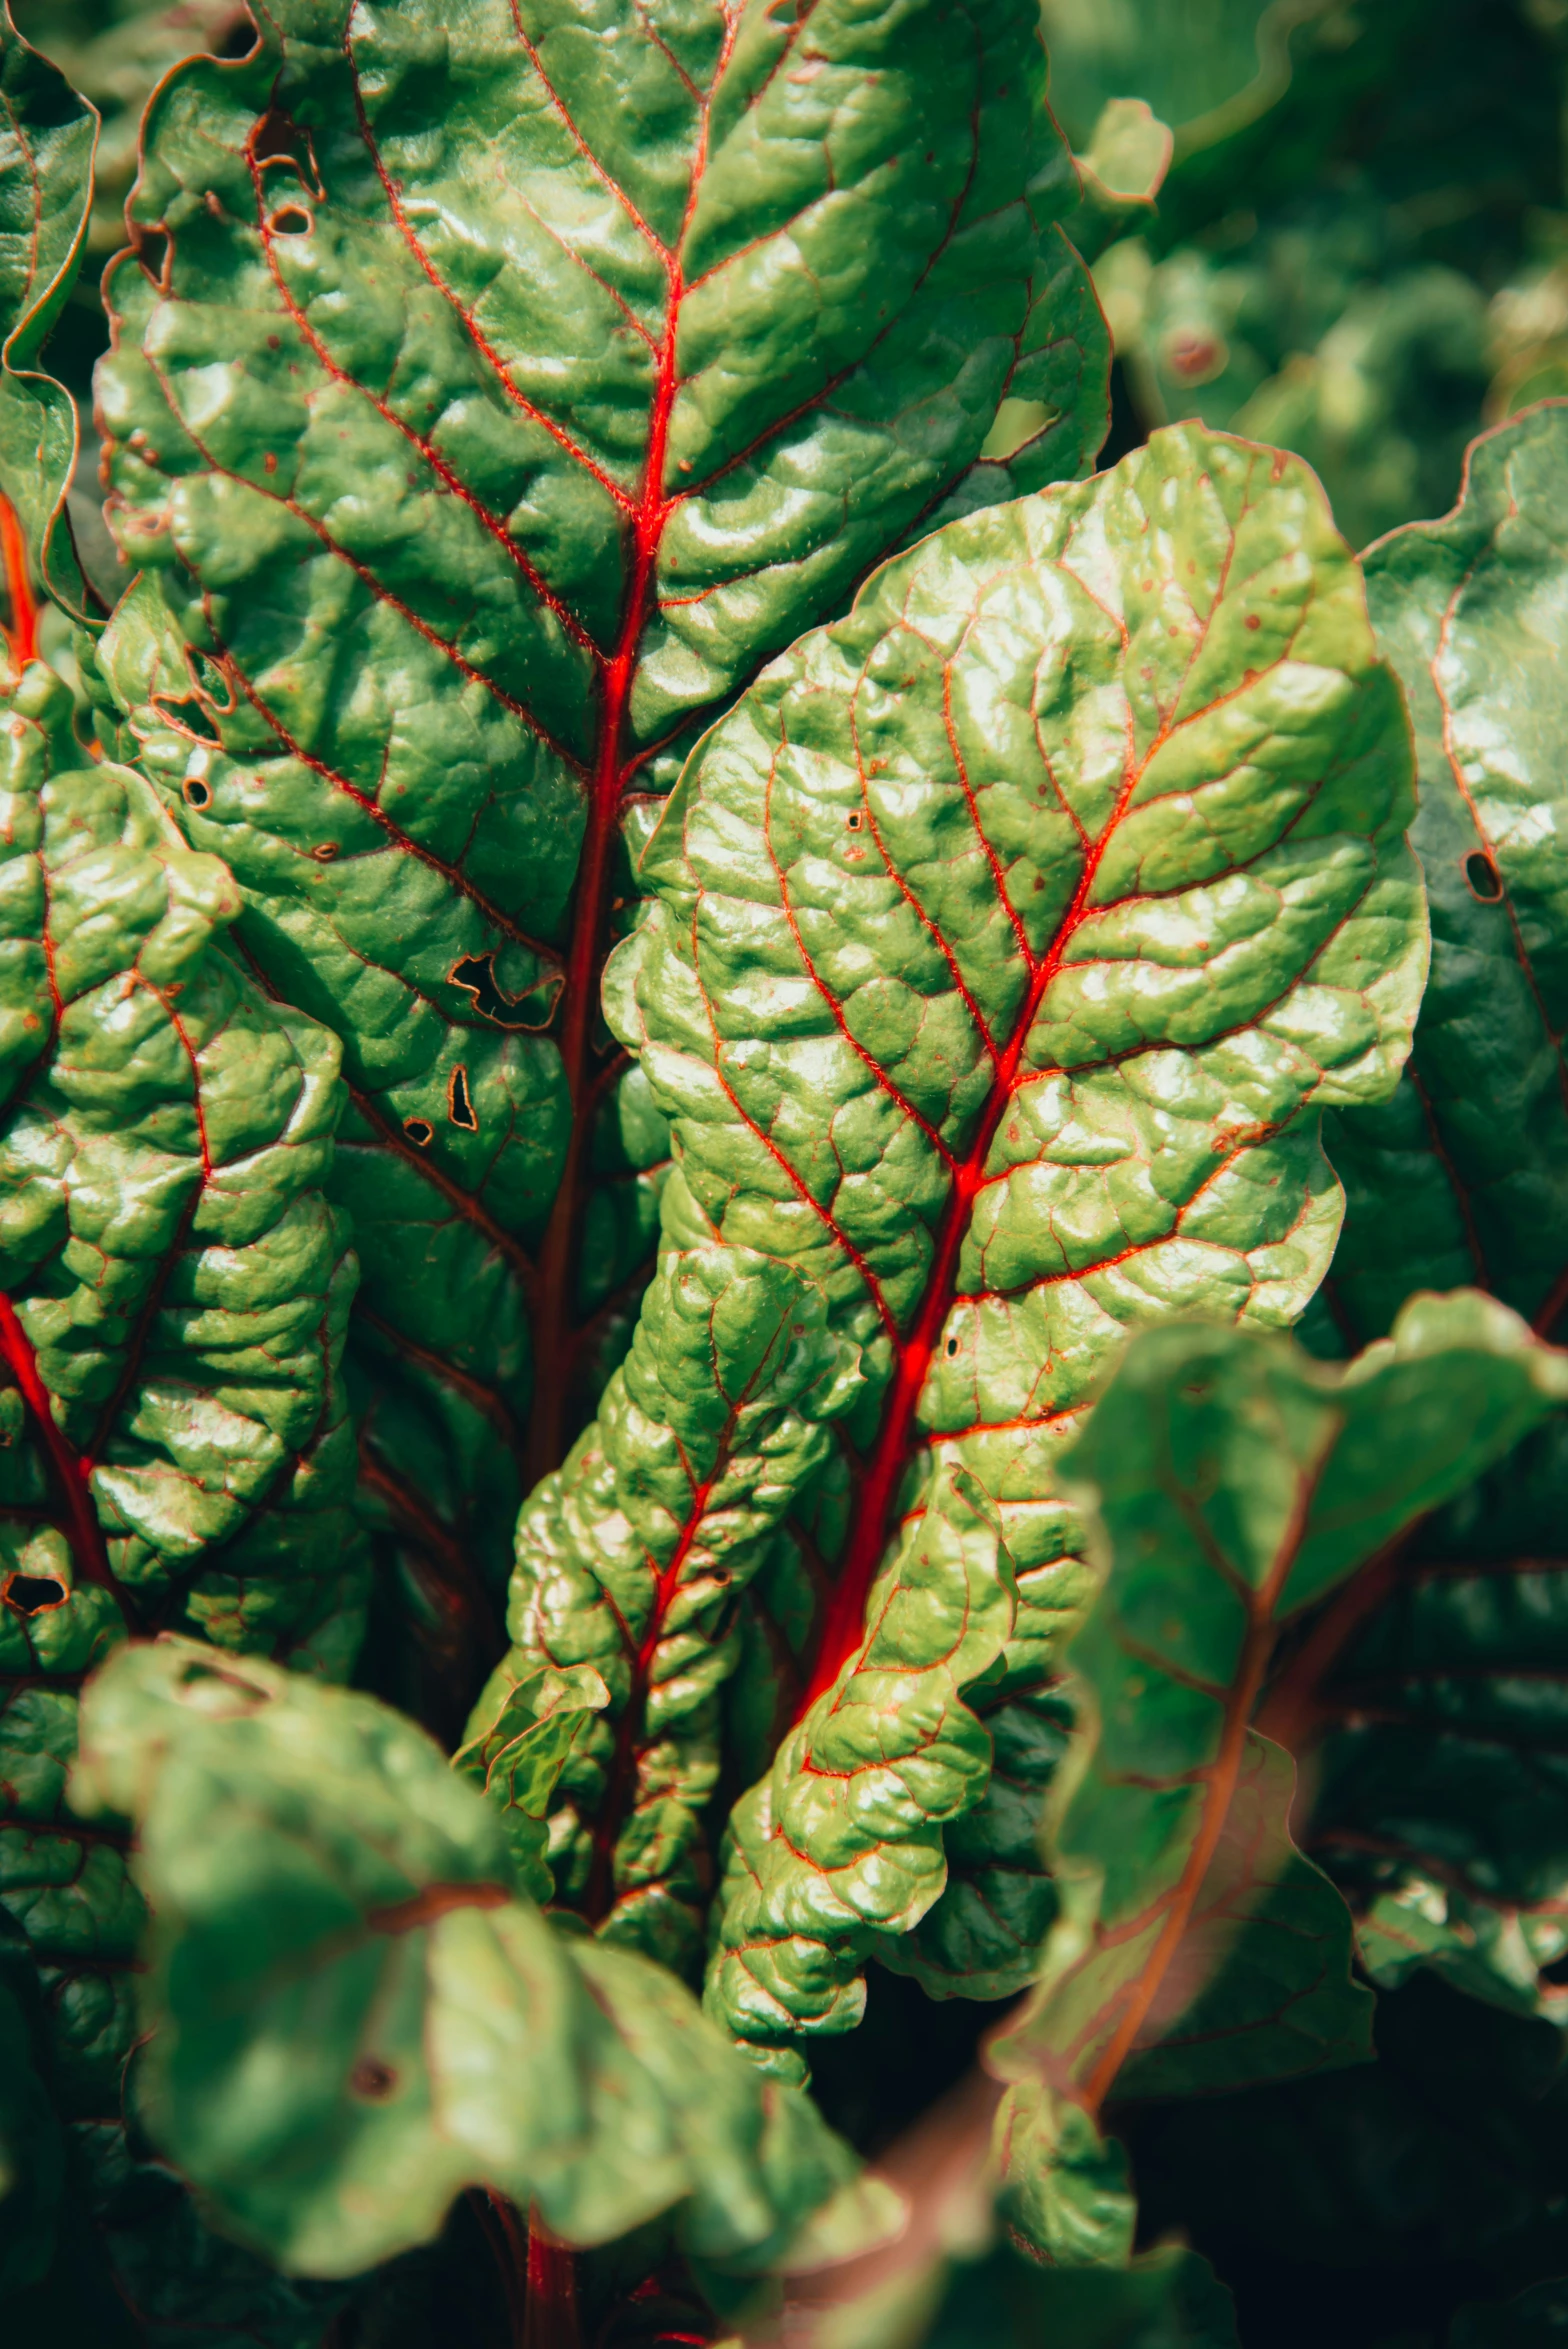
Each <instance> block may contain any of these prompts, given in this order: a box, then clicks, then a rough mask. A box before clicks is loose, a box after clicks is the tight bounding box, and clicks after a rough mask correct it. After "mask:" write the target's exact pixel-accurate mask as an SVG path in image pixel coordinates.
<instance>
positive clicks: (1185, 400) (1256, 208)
mask: <svg viewBox="0 0 1568 2349" xmlns="http://www.w3.org/2000/svg"><path fill="white" fill-rule="evenodd" d="M13 12H14V15H15V18H16V21H17V25H18V27H19V29H20V30H21V31H22V32H23V33H24V34H25V35H26V37H27V38H28V39H29V40H31V41H33V42H35V43H36V44H37V46H39V47H40V48H43V49H45V50H47V51H48V53H49V55H50V56H52V57H53V58H54V59H55V61H56V63H57V64H59V65H60V66H61V67H63V68H64V70H65V72H66V73H67V74H68V75H69V76H70V78H71V79H72V81H73V82H74V83H75V85H76V87H77V88H78V89H80V90H81V91H83V92H84V93H85V95H86V96H87V97H89V98H91V99H92V101H93V103H94V104H95V105H96V106H97V107H98V109H99V111H100V112H101V114H102V115H103V118H104V130H103V140H102V147H101V150H100V170H99V186H98V197H97V202H96V205H95V207H94V213H93V222H92V232H91V248H90V251H89V254H88V258H87V265H86V267H85V268H84V270H83V273H82V278H81V281H80V283H79V286H78V288H77V292H76V296H75V298H74V300H73V302H72V304H71V307H70V309H69V311H68V313H67V316H66V318H65V320H64V321H63V322H62V324H61V326H60V328H59V330H58V331H57V334H56V336H55V340H54V345H53V361H54V364H55V366H56V367H57V368H58V370H59V372H60V373H61V375H62V376H63V378H64V379H65V380H66V381H67V382H68V383H69V384H70V386H71V388H72V389H73V390H74V391H75V392H76V393H77V394H78V397H79V398H80V399H81V401H82V403H83V407H84V413H85V412H86V411H87V410H88V408H89V405H90V396H91V389H90V387H91V375H92V366H93V361H94V360H95V359H96V357H97V355H98V353H99V351H100V350H101V349H102V347H103V343H104V339H105V328H104V321H103V312H102V307H101V304H100V302H99V299H98V278H99V274H100V272H101V269H102V266H103V264H104V263H105V262H106V261H107V260H108V258H109V256H110V255H111V254H112V253H113V252H114V251H115V250H116V249H117V247H118V246H119V245H120V244H121V243H122V242H123V235H122V229H121V212H122V208H123V205H124V202H125V198H126V195H127V194H128V192H129V189H130V185H131V181H132V178H133V176H134V173H135V167H136V130H137V124H138V121H139V119H140V115H141V110H142V107H143V105H144V103H145V101H146V99H147V96H148V94H149V93H150V91H151V90H152V88H153V87H154V85H155V83H156V82H157V81H158V79H159V77H160V76H161V75H162V74H163V73H164V71H165V70H166V69H167V68H168V67H169V66H170V65H172V64H174V63H175V62H176V61H177V60H178V59H179V58H181V57H183V56H187V55H189V54H190V52H191V51H192V50H193V49H208V50H212V51H215V52H216V53H217V54H219V55H230V56H237V55H239V54H241V53H243V51H244V50H245V49H246V48H247V47H248V46H249V44H250V38H251V35H250V28H249V21H248V17H247V14H246V11H245V9H244V7H243V6H242V5H240V4H239V0H14V9H13ZM1042 16H1043V24H1044V31H1045V37H1046V41H1047V43H1048V45H1049V48H1050V51H1051V59H1052V96H1053V100H1054V103H1055V105H1056V109H1057V112H1058V114H1059V116H1060V118H1061V121H1062V126H1063V128H1064V129H1065V130H1066V131H1067V133H1068V135H1069V137H1070V138H1071V140H1072V142H1073V145H1074V147H1075V148H1076V149H1077V151H1078V152H1079V153H1080V154H1086V153H1089V152H1090V151H1091V149H1092V148H1093V145H1094V140H1095V131H1096V126H1097V125H1098V124H1099V122H1100V119H1101V115H1102V112H1103V110H1104V108H1105V106H1106V105H1107V104H1108V103H1109V102H1110V101H1112V100H1114V99H1126V98H1141V99H1143V100H1144V101H1146V103H1147V104H1148V106H1149V107H1150V108H1151V109H1152V111H1153V112H1154V114H1155V115H1157V116H1158V117H1159V118H1160V120H1161V121H1162V122H1164V123H1166V124H1168V125H1169V126H1170V128H1171V131H1172V132H1173V134H1174V154H1173V159H1172V162H1171V167H1170V171H1169V174H1168V176H1167V178H1166V180H1165V184H1164V186H1163V188H1162V189H1161V190H1160V193H1159V199H1158V203H1157V205H1156V206H1155V207H1153V209H1152V210H1150V209H1149V208H1145V207H1140V208H1134V217H1133V218H1132V219H1131V221H1130V222H1129V223H1128V224H1127V225H1130V226H1131V227H1132V228H1133V229H1134V230H1135V232H1136V233H1132V234H1123V235H1121V236H1119V237H1118V238H1117V240H1116V241H1115V242H1113V243H1111V244H1110V245H1109V247H1108V249H1107V250H1105V251H1104V252H1103V253H1102V254H1101V255H1100V257H1099V260H1098V263H1097V266H1096V272H1095V274H1096V278H1097V281H1098V283H1099V286H1100V292H1101V298H1102V300H1103V301H1104V303H1105V307H1106V311H1107V313H1108V315H1109V317H1110V320H1111V324H1112V327H1113V330H1114V332H1115V336H1116V345H1117V385H1116V393H1117V399H1116V421H1115V425H1114V427H1113V432H1112V438H1111V441H1110V443H1109V445H1108V446H1107V449H1106V453H1105V461H1107V462H1110V461H1114V459H1115V458H1116V457H1118V456H1120V455H1121V454H1123V453H1124V452H1125V450H1126V449H1127V448H1128V447H1129V446H1131V445H1132V444H1133V443H1134V442H1135V441H1138V440H1141V439H1142V438H1144V436H1145V435H1146V434H1147V433H1148V432H1149V431H1150V430H1151V429H1152V428H1153V427H1155V426H1156V425H1159V424H1162V423H1168V422H1174V421H1176V420H1177V419H1179V418H1182V417H1187V416H1200V417H1202V419H1203V420H1204V422H1205V423H1207V424H1210V425H1219V426H1225V427H1228V428H1232V429H1234V430H1236V431H1239V432H1244V433H1248V434H1254V435H1256V436H1257V437H1258V438H1260V439H1263V440H1268V441H1274V442H1277V443H1279V444H1281V445H1282V446H1284V447H1286V448H1291V449H1296V450H1298V451H1299V452H1300V453H1301V454H1302V455H1303V456H1304V457H1306V458H1307V459H1308V460H1309V462H1310V463H1312V464H1313V465H1314V466H1316V468H1317V469H1318V471H1319V472H1320V473H1321V475H1322V477H1323V480H1324V482H1325V484H1326V486H1327V488H1328V491H1329V494H1330V496H1331V497H1332V499H1333V501H1334V509H1335V512H1336V514H1337V515H1338V517H1339V521H1340V525H1341V527H1342V528H1343V529H1344V531H1345V532H1346V534H1347V536H1348V537H1349V538H1350V539H1351V540H1352V541H1353V542H1354V543H1355V544H1356V545H1358V546H1360V545H1364V544H1365V543H1366V542H1367V541H1368V540H1369V539H1371V538H1374V537H1376V536H1378V535H1379V534H1380V533H1381V532H1382V531H1385V530H1389V529H1392V528H1394V527H1395V525H1396V524H1398V523H1400V522H1405V521H1409V520H1411V519H1413V518H1414V517H1416V516H1420V515H1432V514H1439V513H1442V512H1443V511H1444V510H1445V509H1446V508H1447V507H1448V506H1449V505H1451V504H1452V502H1453V499H1454V496H1455V494H1456V492H1457V489H1458V485H1459V470H1460V464H1461V461H1462V459H1463V455H1464V449H1465V444H1466V443H1467V441H1469V440H1470V439H1471V438H1472V437H1473V436H1474V434H1475V433H1476V432H1477V431H1479V430H1480V429H1481V428H1482V426H1483V425H1485V424H1489V423H1495V422H1498V421H1499V420H1500V419H1501V418H1502V417H1504V416H1507V415H1510V414H1512V413H1514V412H1515V411H1516V410H1517V409H1518V408H1520V407H1524V406H1527V405H1528V404H1529V403H1530V402H1531V401H1532V400H1536V399H1541V398H1544V397H1545V396H1547V395H1548V394H1551V393H1563V392H1568V172H1565V142H1564V96H1565V86H1568V84H1565V74H1568V0H1266V4H1263V5H1260V0H1043V7H1042ZM1086 241H1087V240H1086ZM84 454H85V458H86V462H85V463H84V466H83V469H82V480H81V483H80V486H79V489H78V492H77V496H76V500H75V504H76V509H77V510H76V521H77V527H78V532H79V535H80V537H81V538H82V540H83V541H84V544H83V553H84V555H85V557H86V559H87V561H88V564H89V567H90V568H91V569H93V570H94V571H95V572H97V571H99V570H101V569H103V568H104V567H106V566H107V568H108V571H109V574H110V577H109V578H108V579H106V580H105V582H104V583H105V584H112V572H113V564H114V557H113V551H112V548H111V547H110V546H109V544H108V541H107V538H106V536H105V535H104V534H103V532H102V528H101V524H99V522H98V517H97V513H96V507H95V502H94V495H93V490H94V484H93V478H92V477H93V473H94V470H95V467H94V462H93V460H94V459H95V456H96V450H95V449H94V448H93V446H92V445H91V443H90V442H89V445H88V447H87V449H86V451H85V452H84Z"/></svg>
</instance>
